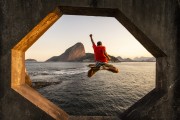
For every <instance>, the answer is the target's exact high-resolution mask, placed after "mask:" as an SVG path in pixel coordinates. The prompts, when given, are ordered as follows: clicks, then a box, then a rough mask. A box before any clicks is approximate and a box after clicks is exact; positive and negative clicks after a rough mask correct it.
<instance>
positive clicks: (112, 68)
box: [104, 64, 119, 73]
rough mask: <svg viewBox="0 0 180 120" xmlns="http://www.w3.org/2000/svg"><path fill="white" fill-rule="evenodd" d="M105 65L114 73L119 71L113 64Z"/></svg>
mask: <svg viewBox="0 0 180 120" xmlns="http://www.w3.org/2000/svg"><path fill="white" fill-rule="evenodd" d="M104 66H105V67H106V68H107V69H106V70H108V71H110V72H113V73H118V72H119V70H118V69H117V68H116V67H114V66H113V65H111V64H105V65H104Z"/></svg>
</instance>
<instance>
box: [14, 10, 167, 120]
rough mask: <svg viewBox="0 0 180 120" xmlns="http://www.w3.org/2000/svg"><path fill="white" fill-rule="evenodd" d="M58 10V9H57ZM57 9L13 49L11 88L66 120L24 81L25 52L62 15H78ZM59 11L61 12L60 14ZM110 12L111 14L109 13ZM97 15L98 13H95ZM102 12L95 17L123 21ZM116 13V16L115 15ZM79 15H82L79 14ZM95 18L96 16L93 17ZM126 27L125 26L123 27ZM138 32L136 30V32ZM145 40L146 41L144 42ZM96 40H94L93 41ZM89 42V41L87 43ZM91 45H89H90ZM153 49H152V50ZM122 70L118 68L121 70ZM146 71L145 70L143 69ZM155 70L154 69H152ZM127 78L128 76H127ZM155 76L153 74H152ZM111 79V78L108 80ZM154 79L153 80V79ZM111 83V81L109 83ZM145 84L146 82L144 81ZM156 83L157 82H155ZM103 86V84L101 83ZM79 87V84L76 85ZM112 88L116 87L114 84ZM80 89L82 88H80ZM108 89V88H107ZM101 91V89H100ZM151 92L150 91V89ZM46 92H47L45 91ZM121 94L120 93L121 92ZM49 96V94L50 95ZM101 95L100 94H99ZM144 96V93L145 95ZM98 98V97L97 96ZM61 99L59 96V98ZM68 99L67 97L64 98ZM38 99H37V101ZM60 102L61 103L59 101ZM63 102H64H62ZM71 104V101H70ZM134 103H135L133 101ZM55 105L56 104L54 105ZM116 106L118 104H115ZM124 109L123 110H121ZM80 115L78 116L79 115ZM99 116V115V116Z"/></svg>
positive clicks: (148, 44)
mask: <svg viewBox="0 0 180 120" xmlns="http://www.w3.org/2000/svg"><path fill="white" fill-rule="evenodd" d="M59 8H60V9H59ZM59 8H57V9H55V10H54V11H53V12H52V13H50V14H49V15H47V16H46V17H45V18H44V19H43V20H42V21H41V22H40V23H39V24H38V25H37V26H36V27H35V28H34V29H33V30H32V31H31V32H30V33H28V35H26V36H25V37H24V38H23V39H22V40H21V41H20V43H18V44H17V45H16V46H15V47H14V48H13V49H12V88H13V89H14V90H15V91H17V92H18V93H20V94H21V95H22V96H24V97H25V98H26V99H28V100H29V101H31V102H32V103H34V104H35V105H36V106H38V107H39V108H41V109H42V110H44V111H45V112H47V113H48V114H49V115H51V116H52V117H53V118H55V119H68V118H69V117H70V116H69V114H67V113H66V112H65V111H64V110H62V109H61V108H59V107H57V106H56V105H54V104H53V103H52V102H50V101H49V100H47V99H45V98H44V97H43V96H42V95H40V94H39V93H38V92H37V91H36V90H34V89H32V88H31V87H29V86H28V85H27V84H26V83H27V82H26V81H25V80H26V79H27V77H28V76H27V75H26V72H25V52H26V50H27V49H28V48H29V47H30V46H31V45H33V44H34V42H36V41H37V40H38V39H39V37H40V36H42V34H43V33H44V32H46V31H47V29H49V28H50V27H51V25H52V24H54V22H56V21H57V20H58V19H59V18H60V17H61V16H62V15H63V14H72V15H74V14H75V13H78V9H75V10H77V12H75V13H74V12H73V11H71V10H70V9H69V8H66V7H65V8H63V7H62V9H61V7H59ZM60 10H62V11H61V12H60ZM111 12H112V13H111ZM97 13H98V12H97ZM103 13H104V12H102V14H101V11H99V13H98V14H97V16H111V15H112V16H113V17H115V18H116V19H117V20H118V21H120V22H121V23H123V22H124V20H122V19H121V18H119V17H122V16H121V14H119V12H117V11H116V10H112V11H110V13H111V15H104V14H103ZM115 13H116V14H115ZM79 14H80V15H81V14H83V13H81V12H80V13H79ZM86 14H88V15H94V14H93V11H92V14H89V13H85V14H84V15H86ZM94 16H96V14H95V15H94ZM126 22H128V21H126V20H125V22H124V23H123V24H129V23H126ZM125 27H127V26H125ZM134 29H137V28H134V26H133V27H132V26H130V27H129V28H128V30H129V31H130V32H131V33H132V31H131V30H134ZM137 31H138V30H137ZM137 31H135V32H134V33H132V34H133V35H136V36H135V37H136V38H137V40H139V39H138V38H140V39H141V40H139V41H140V43H141V44H142V45H143V46H144V47H145V48H146V49H147V50H148V51H149V52H151V54H152V55H154V56H155V57H162V56H164V54H163V53H162V52H161V50H159V49H158V48H157V46H154V45H153V43H152V44H151V42H150V41H148V40H147V39H148V38H146V36H143V35H142V34H137V33H136V32H137ZM144 39H146V40H144ZM95 40H96V39H95ZM89 42H90V41H89ZM90 44H91V43H90ZM152 48H154V49H152ZM121 69H122V68H120V70H121ZM144 69H146V68H144ZM154 69H155V68H154ZM127 76H128V75H127ZM154 76H155V73H154ZM108 79H111V78H108ZM154 79H155V78H154ZM101 82H102V81H101ZM109 82H111V81H109ZM131 82H132V81H131ZM144 82H147V81H144ZM156 82H157V81H156ZM102 84H103V83H102ZM77 85H79V84H77ZM105 85H111V84H110V83H109V84H105ZM114 86H116V84H114ZM81 87H82V86H81ZM107 87H110V86H107ZM157 87H158V86H157V83H156V85H155V86H154V88H157ZM102 89H103V88H102ZM131 89H135V88H128V87H127V91H128V90H129V91H130V90H131ZM151 90H152V89H151ZM26 91H28V94H27V93H26ZM46 92H47V91H46ZM121 92H122V91H121ZM50 94H51V93H50ZM99 94H101V93H99ZM105 94H108V95H109V96H111V95H112V94H113V93H111V91H109V93H107V92H105ZM145 94H146V93H145ZM78 95H79V93H76V96H78ZM97 96H98V95H97ZM59 97H61V96H59ZM66 97H68V96H66ZM37 98H38V99H37ZM106 100H107V101H110V100H111V99H106ZM53 102H54V103H56V102H57V101H53ZM61 102H62V101H61ZM63 102H65V101H63ZM72 102H73V101H72ZM135 102H136V101H135ZM56 104H57V103H56ZM117 104H118V103H117ZM123 109H124V108H123ZM125 109H127V108H125ZM99 110H101V108H99ZM79 115H80V114H79ZM90 115H91V114H90ZM100 116H101V115H100ZM102 116H105V115H104V114H102Z"/></svg>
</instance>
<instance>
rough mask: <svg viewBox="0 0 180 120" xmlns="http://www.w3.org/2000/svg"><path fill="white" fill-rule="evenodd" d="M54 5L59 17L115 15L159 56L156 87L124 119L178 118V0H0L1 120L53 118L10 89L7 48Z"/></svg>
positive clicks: (177, 119) (172, 119)
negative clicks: (70, 15) (60, 15)
mask: <svg viewBox="0 0 180 120" xmlns="http://www.w3.org/2000/svg"><path fill="white" fill-rule="evenodd" d="M58 6H59V8H60V10H61V11H62V12H63V14H74V15H100V16H114V17H116V18H117V20H119V21H120V22H121V23H122V24H123V25H124V26H125V27H126V28H127V29H128V30H129V31H130V32H131V33H132V34H133V35H134V36H135V37H136V38H137V39H138V40H139V42H141V43H142V44H143V45H144V46H145V48H146V49H147V50H148V51H150V52H151V53H152V54H153V55H154V56H155V57H156V58H157V66H156V74H157V75H156V89H155V90H153V91H152V92H150V93H149V94H148V95H146V96H145V97H144V98H142V99H141V100H140V101H138V102H137V103H136V104H134V105H133V106H132V107H130V108H129V109H128V110H127V111H125V112H124V113H123V114H122V115H119V116H120V117H121V118H122V119H124V120H179V119H180V115H179V114H180V106H179V105H180V62H179V60H180V1H179V0H97V2H96V1H95V2H93V1H92V0H43V1H42V0H26V1H25V0H24V1H19V0H1V1H0V63H1V64H0V120H14V119H15V118H16V119H17V120H41V119H42V120H51V119H53V118H52V117H51V116H50V115H48V113H47V112H46V113H45V112H44V111H43V110H41V109H40V108H38V107H37V106H36V105H34V104H32V103H31V102H29V101H28V100H27V99H25V98H24V97H22V96H21V95H20V94H19V93H17V92H15V91H14V90H13V89H12V88H11V49H12V48H13V47H14V46H15V45H16V44H17V43H18V42H19V41H20V40H21V39H22V38H23V37H24V36H25V35H26V34H27V33H29V32H30V31H31V30H32V29H33V28H34V27H35V26H36V25H37V24H38V23H39V22H40V21H41V20H42V19H43V18H44V17H45V16H46V15H47V14H48V13H50V12H51V11H53V10H54V9H55V8H56V7H58ZM114 42H116V41H114ZM27 94H28V91H27Z"/></svg>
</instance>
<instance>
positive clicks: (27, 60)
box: [25, 59, 37, 62]
mask: <svg viewBox="0 0 180 120" xmlns="http://www.w3.org/2000/svg"><path fill="white" fill-rule="evenodd" d="M25 61H26V62H37V60H35V59H26V60H25Z"/></svg>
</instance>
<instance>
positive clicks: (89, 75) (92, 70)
mask: <svg viewBox="0 0 180 120" xmlns="http://www.w3.org/2000/svg"><path fill="white" fill-rule="evenodd" d="M97 71H99V69H98V68H91V69H90V70H89V71H88V77H92V76H93V75H94V74H95V73H96V72H97Z"/></svg>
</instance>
